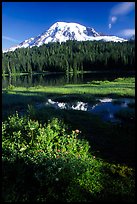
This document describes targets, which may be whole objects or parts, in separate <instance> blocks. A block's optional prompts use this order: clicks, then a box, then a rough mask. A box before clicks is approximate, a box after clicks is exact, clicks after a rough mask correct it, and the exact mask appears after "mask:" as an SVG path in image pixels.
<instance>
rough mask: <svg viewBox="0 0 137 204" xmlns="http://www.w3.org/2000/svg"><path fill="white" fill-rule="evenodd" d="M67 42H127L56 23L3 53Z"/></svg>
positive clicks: (82, 27) (87, 29)
mask: <svg viewBox="0 0 137 204" xmlns="http://www.w3.org/2000/svg"><path fill="white" fill-rule="evenodd" d="M67 40H77V41H88V40H89V41H94V40H96V41H99V40H101V41H104V42H109V41H113V42H124V41H127V40H125V39H123V38H119V37H117V36H105V35H102V34H100V33H98V32H96V31H95V30H94V28H91V27H85V26H83V25H80V24H78V23H66V22H56V23H55V24H53V25H52V26H51V27H50V28H49V29H48V30H47V31H46V32H44V33H42V34H41V35H38V36H37V37H34V38H29V39H27V40H25V41H23V42H21V43H20V44H19V45H16V46H13V47H11V48H9V49H6V50H3V53H4V52H9V51H14V50H16V49H17V48H27V47H30V48H31V47H33V46H38V47H39V46H41V45H43V44H47V43H49V42H60V43H61V42H66V41H67Z"/></svg>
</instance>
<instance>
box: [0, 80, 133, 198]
mask: <svg viewBox="0 0 137 204" xmlns="http://www.w3.org/2000/svg"><path fill="white" fill-rule="evenodd" d="M98 97H108V98H109V97H110V98H124V97H126V98H135V78H133V77H132V78H131V77H129V78H128V77H127V78H118V79H115V80H113V81H91V82H89V83H86V84H69V85H62V86H57V87H55V86H35V87H29V88H26V87H14V86H13V85H10V86H8V87H7V88H5V89H3V90H2V118H3V122H2V149H3V153H2V165H3V169H2V170H3V171H2V174H3V176H2V182H3V189H2V192H3V193H2V200H3V201H4V202H54V201H55V202H56V201H57V202H99V201H104V202H111V201H114V202H118V201H120V202H134V201H135V145H134V144H135V114H134V111H133V112H130V113H129V112H128V111H127V112H126V111H125V112H123V111H119V112H118V113H117V117H119V118H122V119H123V122H122V123H111V122H106V121H103V120H102V119H101V118H100V117H99V116H97V115H95V114H93V113H88V112H85V111H78V110H64V109H55V108H53V107H46V106H42V107H40V108H36V104H37V105H39V104H41V103H44V102H46V101H47V100H48V99H49V98H50V99H52V100H54V101H61V102H62V101H63V102H70V101H79V100H80V101H83V102H90V103H92V104H95V103H96V98H98ZM134 105H135V104H129V106H131V107H132V108H133V109H134Z"/></svg>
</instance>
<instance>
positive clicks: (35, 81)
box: [2, 71, 135, 88]
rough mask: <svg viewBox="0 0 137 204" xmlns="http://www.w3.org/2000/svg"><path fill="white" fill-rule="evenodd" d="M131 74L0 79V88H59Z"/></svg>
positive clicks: (36, 75) (42, 75)
mask: <svg viewBox="0 0 137 204" xmlns="http://www.w3.org/2000/svg"><path fill="white" fill-rule="evenodd" d="M134 75H135V74H134V73H133V72H123V73H122V72H105V71H104V72H95V71H93V72H91V73H84V74H75V75H74V74H69V75H65V74H59V73H55V74H35V75H22V76H12V77H2V87H3V88H6V87H7V86H9V85H10V84H12V85H14V86H23V87H30V86H38V85H41V86H60V85H64V84H80V83H87V82H90V81H92V80H110V81H111V80H114V79H115V78H118V77H127V76H128V77H132V76H134Z"/></svg>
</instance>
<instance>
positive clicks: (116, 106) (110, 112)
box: [35, 98, 135, 122]
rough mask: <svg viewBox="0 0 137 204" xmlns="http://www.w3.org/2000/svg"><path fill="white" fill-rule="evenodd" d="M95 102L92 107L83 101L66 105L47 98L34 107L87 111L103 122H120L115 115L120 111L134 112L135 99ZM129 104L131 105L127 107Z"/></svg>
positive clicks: (107, 99) (100, 99)
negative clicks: (97, 116)
mask: <svg viewBox="0 0 137 204" xmlns="http://www.w3.org/2000/svg"><path fill="white" fill-rule="evenodd" d="M96 101H97V102H96V103H95V104H94V105H93V104H91V103H88V102H87V103H85V102H83V101H75V102H74V101H73V102H67V103H66V102H58V101H54V100H52V99H50V98H49V99H48V100H47V101H46V102H44V103H38V104H36V106H35V107H36V108H38V109H39V108H42V107H53V108H55V109H66V110H79V111H87V112H90V113H94V114H96V115H99V116H100V117H101V118H102V119H103V120H104V121H110V122H121V119H120V118H118V117H117V113H118V112H119V111H121V110H122V111H128V115H129V114H130V113H134V111H135V110H134V104H135V99H132V98H120V99H112V98H97V99H96ZM130 104H133V105H132V106H129V105H130ZM129 116H130V115H129ZM130 119H132V118H130Z"/></svg>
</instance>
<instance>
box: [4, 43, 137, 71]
mask: <svg viewBox="0 0 137 204" xmlns="http://www.w3.org/2000/svg"><path fill="white" fill-rule="evenodd" d="M134 68H135V43H134V41H127V42H122V43H120V42H117V43H115V42H102V41H84V42H78V41H67V42H62V43H61V44H60V43H59V42H56V43H55V42H54V43H48V44H44V45H42V46H40V47H37V46H35V47H32V48H20V49H16V50H15V51H14V52H7V53H2V74H3V75H4V74H9V75H10V74H14V73H30V74H31V73H33V72H46V71H48V72H65V73H70V72H73V73H77V72H83V71H93V70H94V71H95V70H101V71H103V70H110V71H111V70H118V71H119V70H134Z"/></svg>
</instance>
